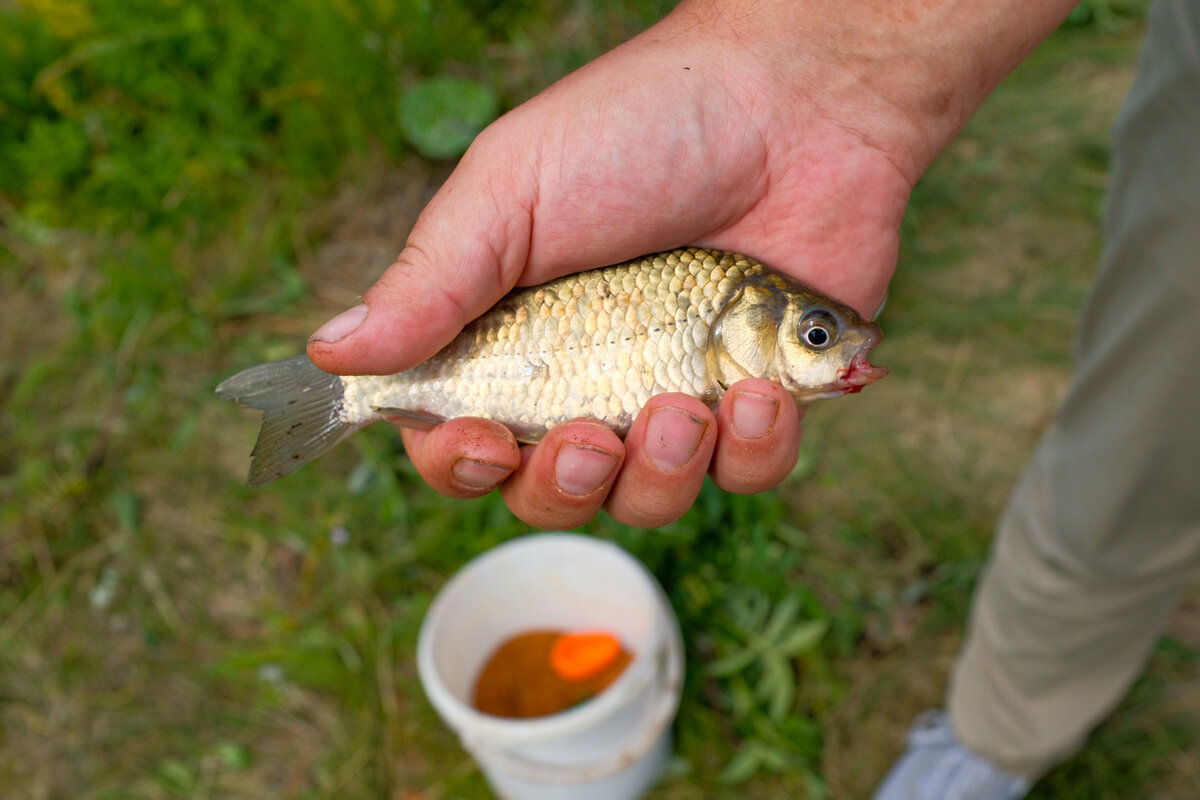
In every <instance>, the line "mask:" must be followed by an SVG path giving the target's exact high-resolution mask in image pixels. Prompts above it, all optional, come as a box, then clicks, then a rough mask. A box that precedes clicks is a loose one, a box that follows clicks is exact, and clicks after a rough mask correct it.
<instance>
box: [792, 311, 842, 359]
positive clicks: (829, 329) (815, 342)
mask: <svg viewBox="0 0 1200 800" xmlns="http://www.w3.org/2000/svg"><path fill="white" fill-rule="evenodd" d="M837 337H838V324H837V320H836V319H834V316H833V314H830V313H829V312H828V311H825V310H824V309H816V310H814V311H810V312H808V313H807V314H805V315H804V319H802V320H800V341H802V342H804V344H806V345H807V346H808V347H810V348H811V349H813V350H824V349H825V348H826V347H829V346H830V345H831V344H833V343H834V342H836V341H837Z"/></svg>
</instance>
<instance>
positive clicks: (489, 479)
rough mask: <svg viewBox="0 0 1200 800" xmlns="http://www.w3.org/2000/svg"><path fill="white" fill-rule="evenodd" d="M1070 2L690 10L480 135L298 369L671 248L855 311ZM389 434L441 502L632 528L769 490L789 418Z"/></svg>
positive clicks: (870, 1)
mask: <svg viewBox="0 0 1200 800" xmlns="http://www.w3.org/2000/svg"><path fill="white" fill-rule="evenodd" d="M1071 5H1072V3H1069V2H1063V0H1047V1H1046V2H1038V3H1031V2H1027V1H1026V2H1019V1H1018V0H991V1H990V2H989V1H987V0H963V1H962V2H951V0H890V2H889V1H886V0H864V2H862V3H845V2H843V0H759V2H750V1H749V0H685V1H684V2H683V3H681V4H680V5H679V6H678V7H677V8H676V9H675V10H674V11H673V12H672V13H671V14H669V15H668V16H667V17H666V18H664V19H663V20H662V21H661V22H660V23H658V24H657V25H655V26H654V27H652V28H650V29H649V30H647V31H646V32H645V33H643V34H642V35H640V36H638V37H636V38H634V39H632V40H630V41H629V42H627V43H625V44H624V45H622V46H621V47H618V48H617V49H615V50H613V51H612V52H610V53H608V54H606V55H604V56H602V57H601V58H599V59H597V60H596V61H594V62H592V63H591V64H589V65H587V66H585V67H583V68H582V69H580V70H578V71H577V72H575V73H573V74H571V75H569V76H567V77H566V78H564V79H563V80H561V81H559V82H558V83H556V84H555V85H553V86H551V87H550V88H549V89H547V90H545V91H544V92H542V93H541V94H539V95H538V96H536V97H534V98H533V99H532V100H530V101H529V102H527V103H525V104H524V105H522V106H520V107H518V108H516V109H514V110H513V111H512V112H510V113H509V114H507V115H505V116H504V117H502V118H501V119H499V120H497V121H496V122H495V123H493V124H492V125H491V126H490V127H489V128H488V129H487V130H485V131H484V132H483V133H482V134H480V136H479V137H478V138H477V139H476V141H475V143H474V144H473V145H472V146H471V148H470V150H468V152H467V153H466V155H465V156H464V157H463V159H462V161H461V162H460V163H459V165H458V167H457V168H456V169H455V171H454V173H453V174H452V175H451V177H450V178H449V179H448V180H447V181H446V183H445V184H444V185H443V187H442V188H441V190H440V191H439V192H438V193H437V195H436V196H435V197H434V198H433V200H432V201H430V203H429V205H428V206H427V207H426V209H425V210H424V212H423V213H422V215H421V217H420V219H419V220H418V222H417V224H416V225H415V226H414V228H413V230H412V232H411V234H410V236H409V238H408V241H407V243H406V245H405V248H404V250H403V251H402V252H401V254H400V256H399V257H398V258H397V260H396V262H395V263H394V264H393V265H392V266H391V267H389V268H388V269H387V271H386V272H385V273H384V274H383V276H382V277H381V278H380V279H379V281H378V282H377V283H376V284H375V285H374V286H372V287H371V289H370V290H369V291H368V292H367V293H366V294H365V295H364V304H365V308H364V307H358V308H357V309H352V310H350V311H348V312H346V314H345V315H344V316H341V317H339V318H337V319H335V320H333V321H331V322H330V323H329V324H327V325H326V326H324V327H323V328H322V329H321V330H319V331H318V332H317V333H316V334H314V336H313V338H312V339H311V340H310V341H309V347H308V352H309V356H310V357H311V358H312V360H313V361H314V362H315V363H316V364H317V365H318V366H319V367H321V368H322V369H325V370H328V371H330V372H334V373H339V374H355V373H360V374H362V373H374V374H385V373H391V372H396V371H399V370H401V369H406V368H408V367H411V366H412V365H414V364H416V363H419V362H420V361H422V360H424V359H425V358H427V357H429V356H430V355H432V354H433V353H434V352H436V351H437V350H438V349H439V348H441V347H442V346H443V345H444V344H446V343H447V342H448V341H449V340H450V339H452V338H453V337H454V336H455V335H456V334H457V333H458V331H459V330H460V329H461V328H462V326H463V325H464V324H465V323H467V322H468V321H470V320H471V319H473V318H474V317H476V316H478V315H479V314H480V313H481V312H483V311H484V310H486V309H487V308H488V307H490V306H491V305H493V304H494V303H495V302H496V301H497V300H498V299H500V297H502V296H503V295H504V293H505V292H507V291H508V290H509V289H510V288H512V287H513V286H517V285H531V284H536V283H541V282H543V281H546V280H549V279H551V278H554V277H558V276H560V275H564V274H568V273H571V272H576V271H580V270H583V269H589V268H592V267H597V266H603V265H607V264H612V263H617V262H620V261H623V260H626V259H629V258H633V257H636V256H639V255H642V254H645V253H650V252H655V251H659V250H667V249H671V248H674V247H678V246H682V245H687V244H695V245H701V246H706V247H715V248H721V249H727V250H735V251H740V252H745V253H747V254H750V255H752V256H754V257H755V258H758V259H760V260H762V261H764V262H766V263H768V264H770V265H772V266H773V267H775V268H777V269H779V270H782V271H784V272H787V273H790V274H791V275H793V276H794V277H796V278H798V279H800V280H802V281H804V282H806V283H808V284H810V285H812V286H813V287H814V288H816V289H818V290H820V291H822V292H824V293H826V294H828V295H830V296H832V297H835V298H838V299H840V300H842V301H843V302H845V303H847V304H848V305H850V306H853V307H854V308H856V309H858V310H859V311H860V312H861V313H864V314H866V315H869V314H870V313H871V312H873V311H874V309H875V308H877V307H878V305H879V303H880V301H881V300H882V299H883V297H884V295H885V294H886V291H887V283H888V281H889V279H890V277H891V275H892V272H893V270H894V268H895V264H896V256H897V252H898V249H899V226H900V220H901V217H902V215H903V212H904V207H905V204H906V203H907V200H908V197H909V194H910V192H911V190H912V186H913V184H914V183H915V182H916V180H917V179H918V178H919V177H920V175H921V173H922V172H923V171H924V170H925V168H926V167H927V166H928V165H929V163H930V162H931V161H932V160H933V158H934V157H935V155H936V154H937V153H938V152H939V151H940V150H941V149H942V148H943V147H944V146H945V145H946V144H947V143H948V142H949V141H950V140H951V139H952V138H953V137H954V135H955V134H956V133H957V131H958V130H959V129H960V128H961V127H962V125H963V124H964V123H965V121H966V120H967V118H968V117H969V116H970V114H971V113H972V112H973V111H974V109H975V108H976V107H977V106H978V104H979V103H980V102H981V101H982V100H983V99H984V97H986V95H987V94H988V92H990V91H991V89H992V88H994V87H995V85H996V84H997V83H998V82H999V81H1000V80H1001V78H1002V77H1003V76H1004V75H1005V74H1007V73H1008V72H1009V71H1010V70H1011V69H1012V68H1013V67H1014V66H1015V65H1016V64H1017V63H1018V62H1019V61H1020V59H1021V58H1023V57H1024V56H1025V55H1026V54H1027V53H1028V52H1029V51H1030V50H1032V49H1033V47H1034V46H1035V45H1036V44H1037V43H1038V42H1040V41H1041V40H1042V39H1043V38H1044V37H1045V36H1046V35H1048V34H1049V33H1050V32H1051V31H1052V30H1053V28H1054V27H1055V26H1056V25H1057V24H1058V23H1059V22H1061V20H1062V19H1063V17H1064V16H1065V15H1066V14H1067V12H1068V11H1069V10H1070V8H1071ZM402 434H403V436H404V442H405V446H406V448H407V449H408V452H409V454H410V455H411V457H412V460H413V463H414V464H415V465H416V467H417V469H418V470H419V471H420V473H421V475H422V476H423V477H424V478H425V480H426V481H428V483H429V484H430V485H431V486H432V487H433V488H434V489H436V490H437V491H439V492H442V493H443V494H446V495H449V496H452V497H473V496H477V495H481V494H485V493H487V492H489V491H491V490H492V489H494V488H496V487H499V489H500V491H501V494H502V495H503V497H504V499H505V502H506V503H507V504H508V506H509V507H510V508H511V509H512V511H513V513H515V514H516V515H517V516H518V517H520V518H521V519H523V520H525V521H526V522H529V523H531V524H533V525H537V526H540V527H547V528H571V527H576V526H578V525H581V524H583V523H585V522H586V521H587V520H589V519H590V518H591V517H592V516H594V515H595V514H596V512H597V511H598V510H600V509H601V508H604V509H606V510H607V511H608V512H609V513H610V514H611V515H612V516H613V517H615V518H616V519H618V520H620V521H622V522H625V523H628V524H632V525H640V526H648V527H649V526H656V525H662V524H666V523H668V522H671V521H673V520H674V519H677V518H678V517H679V516H681V515H682V514H683V513H684V512H685V511H687V509H688V508H689V507H690V506H691V505H692V503H693V501H694V500H695V497H696V495H697V493H698V492H699V490H700V486H701V484H702V483H703V479H704V476H705V475H706V474H711V476H712V478H713V480H714V482H715V483H716V484H717V485H718V486H720V487H721V488H723V489H726V490H728V491H735V492H758V491H763V490H765V489H768V488H770V487H772V486H774V485H776V484H777V483H779V482H780V481H781V480H783V478H784V477H786V476H787V474H788V473H789V472H790V470H791V469H792V467H793V466H794V464H795V461H796V454H797V452H798V447H799V439H800V413H799V412H798V411H797V410H796V408H795V405H794V403H793V402H792V401H791V399H790V398H789V397H787V395H786V394H785V393H784V392H783V391H782V390H781V389H780V388H779V387H777V386H774V385H772V384H770V383H768V382H765V381H744V382H741V383H738V384H735V385H734V386H733V387H731V388H730V391H729V392H728V393H727V395H726V396H725V398H724V400H723V401H722V403H721V405H720V408H719V410H718V412H717V413H716V414H715V415H714V414H713V413H712V412H711V411H710V410H709V409H708V408H706V407H705V406H704V405H703V404H701V403H700V402H699V401H698V400H695V399H693V398H689V397H685V396H682V395H662V396H660V397H656V398H653V399H652V401H651V402H650V404H649V405H648V406H647V408H646V409H644V410H643V412H642V413H641V415H640V416H639V417H638V419H637V421H636V422H635V424H634V426H633V428H632V430H631V431H630V433H629V435H628V436H627V437H626V439H625V441H624V442H622V441H621V440H620V439H619V438H618V437H617V436H616V435H615V434H613V433H612V431H610V430H608V429H607V428H605V427H604V426H602V425H599V424H597V423H596V422H594V421H587V420H581V421H578V422H573V423H568V424H566V425H563V426H560V427H558V428H556V429H555V430H554V431H552V432H551V433H550V434H549V435H548V436H547V437H546V438H545V440H544V441H543V442H541V443H540V444H539V445H537V446H525V447H522V446H518V444H517V443H516V441H515V440H514V439H513V437H512V436H511V434H509V433H508V431H506V430H505V429H504V428H502V427H501V426H499V425H497V424H495V423H491V422H487V421H484V420H454V421H451V422H447V423H445V424H444V425H442V426H439V427H438V428H436V429H434V430H432V431H429V432H414V431H402Z"/></svg>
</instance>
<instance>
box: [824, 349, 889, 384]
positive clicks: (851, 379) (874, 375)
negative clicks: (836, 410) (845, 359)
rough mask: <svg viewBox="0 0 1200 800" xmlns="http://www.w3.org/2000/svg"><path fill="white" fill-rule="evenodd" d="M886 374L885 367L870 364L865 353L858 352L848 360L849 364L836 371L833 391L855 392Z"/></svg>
mask: <svg viewBox="0 0 1200 800" xmlns="http://www.w3.org/2000/svg"><path fill="white" fill-rule="evenodd" d="M887 374H888V369H887V367H880V366H876V365H875V364H872V363H871V362H870V361H868V360H867V356H866V354H865V353H860V354H858V355H856V356H855V357H854V358H853V359H851V360H850V366H848V367H846V368H845V369H843V370H839V371H838V376H837V382H836V383H835V384H834V386H835V391H837V392H839V393H840V394H855V393H856V392H861V391H862V389H863V387H864V386H867V385H869V384H872V383H874V382H875V381H877V380H879V379H880V378H882V377H883V376H885V375H887Z"/></svg>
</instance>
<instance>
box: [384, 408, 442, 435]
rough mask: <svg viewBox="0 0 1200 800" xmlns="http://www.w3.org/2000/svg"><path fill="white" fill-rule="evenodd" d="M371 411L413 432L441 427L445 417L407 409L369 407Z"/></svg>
mask: <svg viewBox="0 0 1200 800" xmlns="http://www.w3.org/2000/svg"><path fill="white" fill-rule="evenodd" d="M371 410H372V411H374V412H375V413H376V414H379V415H380V416H381V417H383V418H384V419H386V420H387V421H388V422H394V423H396V424H397V425H399V426H400V427H401V428H412V429H413V430H415V431H427V430H431V429H433V428H434V427H436V426H438V425H441V424H442V423H443V422H445V421H446V417H443V416H442V415H440V414H434V413H431V412H429V411H413V410H411V409H407V408H386V407H384V406H371Z"/></svg>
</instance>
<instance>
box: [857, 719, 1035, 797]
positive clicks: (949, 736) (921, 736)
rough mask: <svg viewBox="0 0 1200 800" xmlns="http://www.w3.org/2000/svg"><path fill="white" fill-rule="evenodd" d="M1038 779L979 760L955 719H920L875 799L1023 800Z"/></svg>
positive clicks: (980, 758)
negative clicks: (960, 736)
mask: <svg viewBox="0 0 1200 800" xmlns="http://www.w3.org/2000/svg"><path fill="white" fill-rule="evenodd" d="M1032 786H1033V781H1031V780H1029V779H1028V778H1022V777H1019V776H1017V775H1011V774H1009V773H1007V772H1005V771H1004V770H1002V769H1000V768H999V767H997V766H996V765H994V764H992V763H991V762H990V761H988V760H987V759H985V758H983V757H982V756H977V755H975V754H974V753H972V752H971V751H970V750H968V749H967V747H966V745H964V744H963V743H962V742H960V741H959V740H958V737H956V736H955V735H954V729H953V728H952V727H950V717H949V715H948V714H946V713H945V712H943V711H929V712H926V713H924V714H922V715H921V716H919V717H917V721H916V722H915V723H914V724H913V727H912V730H911V731H909V734H908V749H907V750H906V751H905V752H904V754H903V755H902V756H900V760H898V761H897V762H896V763H895V764H894V765H893V766H892V769H891V771H890V772H888V774H887V775H886V776H885V777H884V779H883V782H882V783H880V784H879V788H878V789H876V790H875V794H874V796H873V800H1020V798H1022V797H1025V795H1027V794H1029V789H1030V787H1032Z"/></svg>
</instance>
